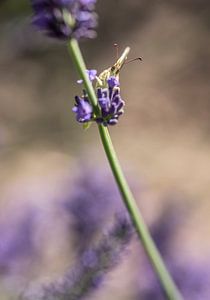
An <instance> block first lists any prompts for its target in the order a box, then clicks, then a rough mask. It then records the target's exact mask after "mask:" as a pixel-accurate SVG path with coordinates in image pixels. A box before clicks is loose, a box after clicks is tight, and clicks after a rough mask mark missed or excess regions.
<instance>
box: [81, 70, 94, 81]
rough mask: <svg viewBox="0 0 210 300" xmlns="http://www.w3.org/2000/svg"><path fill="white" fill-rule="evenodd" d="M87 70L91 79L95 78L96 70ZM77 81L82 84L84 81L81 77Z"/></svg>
mask: <svg viewBox="0 0 210 300" xmlns="http://www.w3.org/2000/svg"><path fill="white" fill-rule="evenodd" d="M86 72H87V75H88V77H89V79H90V81H93V80H95V78H96V74H97V71H96V70H86ZM77 83H79V84H81V83H83V80H82V79H79V80H77Z"/></svg>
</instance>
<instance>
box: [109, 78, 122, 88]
mask: <svg viewBox="0 0 210 300" xmlns="http://www.w3.org/2000/svg"><path fill="white" fill-rule="evenodd" d="M107 83H108V86H109V87H110V88H111V89H113V88H114V87H116V86H120V83H119V81H118V79H117V78H116V77H115V76H110V77H109V78H108V80H107Z"/></svg>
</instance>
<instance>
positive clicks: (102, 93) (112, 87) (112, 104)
mask: <svg viewBox="0 0 210 300" xmlns="http://www.w3.org/2000/svg"><path fill="white" fill-rule="evenodd" d="M107 83H108V88H98V90H97V96H98V103H99V105H100V107H101V117H99V118H96V121H97V123H101V124H103V125H104V126H107V125H115V124H117V123H118V119H119V116H120V115H122V114H123V113H124V110H123V108H124V106H125V102H124V101H123V100H122V98H121V96H120V89H119V87H118V86H119V83H118V80H117V79H116V78H114V77H113V76H112V77H110V78H108V80H107Z"/></svg>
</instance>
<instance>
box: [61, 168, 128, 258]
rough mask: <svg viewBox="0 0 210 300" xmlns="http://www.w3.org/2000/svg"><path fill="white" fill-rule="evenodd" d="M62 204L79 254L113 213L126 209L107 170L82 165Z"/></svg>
mask: <svg viewBox="0 0 210 300" xmlns="http://www.w3.org/2000/svg"><path fill="white" fill-rule="evenodd" d="M90 173H91V177H90ZM63 207H64V210H65V214H67V217H68V219H69V220H70V229H71V230H73V235H74V245H75V248H76V251H77V252H78V254H79V255H80V254H81V252H84V250H85V249H87V248H88V247H90V245H91V243H93V242H94V239H95V238H96V236H97V234H99V232H101V231H102V230H103V228H104V227H106V224H107V223H108V222H110V221H111V220H112V218H113V215H114V214H115V213H119V212H122V211H125V208H124V206H123V204H122V201H121V199H120V195H119V192H118V190H117V188H116V186H115V184H114V181H113V180H112V178H110V176H109V174H107V172H106V171H105V170H103V171H102V170H94V169H90V168H88V167H84V165H83V167H82V170H81V172H79V175H78V177H77V178H76V179H75V181H74V184H73V189H71V192H70V194H69V195H68V196H67V197H66V199H65V200H64V202H63Z"/></svg>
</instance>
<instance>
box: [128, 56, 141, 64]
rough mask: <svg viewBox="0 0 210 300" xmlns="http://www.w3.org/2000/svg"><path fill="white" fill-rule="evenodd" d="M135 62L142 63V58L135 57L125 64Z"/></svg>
mask: <svg viewBox="0 0 210 300" xmlns="http://www.w3.org/2000/svg"><path fill="white" fill-rule="evenodd" d="M136 60H140V61H143V59H142V57H136V58H133V59H130V60H129V61H126V62H125V64H129V63H131V62H133V61H136Z"/></svg>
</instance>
